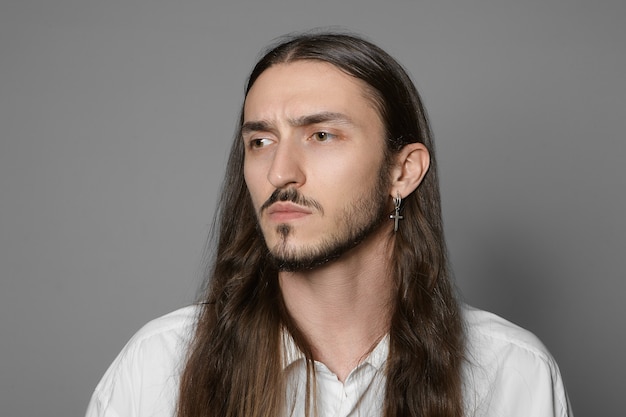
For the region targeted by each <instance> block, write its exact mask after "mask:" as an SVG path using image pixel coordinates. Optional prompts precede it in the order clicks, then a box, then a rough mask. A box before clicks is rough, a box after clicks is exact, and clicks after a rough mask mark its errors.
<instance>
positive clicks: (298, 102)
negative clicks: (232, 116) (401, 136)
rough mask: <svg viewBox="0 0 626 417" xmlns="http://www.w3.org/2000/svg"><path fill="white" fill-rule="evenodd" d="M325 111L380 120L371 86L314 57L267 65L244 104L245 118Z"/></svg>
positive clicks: (297, 114) (267, 118)
mask: <svg viewBox="0 0 626 417" xmlns="http://www.w3.org/2000/svg"><path fill="white" fill-rule="evenodd" d="M324 111H326V112H336V113H342V114H346V115H348V116H350V117H351V118H352V117H356V118H372V117H373V118H375V119H376V120H377V121H378V122H380V115H379V112H378V109H377V106H376V103H375V100H374V98H373V93H372V92H371V87H369V86H368V85H367V84H366V83H365V82H364V81H362V80H359V79H357V78H355V77H352V76H350V75H348V74H346V73H345V72H343V71H341V70H340V69H338V68H337V67H335V66H334V65H332V64H329V63H326V62H322V61H315V60H299V61H294V62H289V63H282V64H276V65H273V66H271V67H269V68H268V69H267V70H265V71H264V72H263V73H261V75H260V76H259V77H258V78H257V79H256V81H255V82H254V84H253V85H252V87H251V88H250V91H249V92H248V94H247V96H246V100H245V103H244V119H245V120H246V121H248V120H274V119H280V118H283V117H285V118H296V117H301V116H303V115H306V114H310V113H317V112H324Z"/></svg>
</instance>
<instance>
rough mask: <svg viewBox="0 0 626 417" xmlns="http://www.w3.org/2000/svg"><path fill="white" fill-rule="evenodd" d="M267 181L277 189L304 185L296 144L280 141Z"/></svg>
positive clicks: (299, 151) (299, 155) (299, 153)
mask: <svg viewBox="0 0 626 417" xmlns="http://www.w3.org/2000/svg"><path fill="white" fill-rule="evenodd" d="M267 179H268V180H269V182H270V183H271V184H272V185H273V186H274V187H276V188H277V189H280V188H285V187H288V186H295V187H300V186H301V185H302V184H304V181H305V175H304V171H303V170H302V154H301V150H299V149H298V146H297V144H295V143H291V141H289V140H288V139H287V140H282V141H280V142H279V143H278V145H277V146H276V148H275V151H274V155H273V159H272V164H271V166H270V169H269V172H268V173H267Z"/></svg>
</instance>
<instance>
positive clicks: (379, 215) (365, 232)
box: [268, 166, 389, 272]
mask: <svg viewBox="0 0 626 417" xmlns="http://www.w3.org/2000/svg"><path fill="white" fill-rule="evenodd" d="M385 168H386V166H384V167H383V168H381V170H380V173H379V176H378V177H379V178H378V181H377V183H376V184H375V186H374V187H372V189H371V190H370V192H368V193H367V194H366V195H363V196H360V197H359V198H358V199H356V200H355V201H352V202H349V203H347V204H346V205H345V206H344V207H343V209H342V211H341V212H340V213H339V214H338V216H337V219H338V221H337V224H338V227H337V231H336V232H335V233H333V234H331V235H329V236H328V237H326V238H324V239H323V240H322V241H321V242H319V243H317V244H315V245H309V246H306V247H295V248H294V247H290V246H289V245H288V239H289V236H290V235H291V234H292V227H291V226H290V225H288V224H280V225H278V226H277V230H276V231H277V232H278V234H279V235H280V237H281V240H280V242H279V243H278V244H276V245H275V246H274V247H273V248H268V249H269V260H270V262H271V263H272V264H273V265H274V266H275V267H276V268H277V269H278V270H279V271H286V272H298V271H306V270H311V269H315V268H317V267H320V266H322V265H324V264H327V263H328V262H331V261H333V260H336V259H338V258H340V257H341V256H342V255H343V254H345V253H346V252H348V251H349V250H350V249H353V248H354V247H356V246H358V245H359V244H360V243H361V242H363V241H364V240H365V239H366V238H368V237H369V236H370V235H371V234H372V233H374V232H375V231H376V230H378V228H379V227H380V226H381V224H382V223H383V222H384V220H386V219H387V218H388V213H387V203H388V195H387V192H388V188H389V187H388V184H389V180H388V170H387V169H385ZM270 200H274V201H293V202H296V203H298V204H303V205H309V206H315V207H316V208H318V209H321V206H319V204H318V203H317V202H315V201H311V200H307V199H306V198H305V197H303V196H301V195H300V194H299V193H298V191H297V190H295V189H288V190H277V191H276V192H274V194H272V197H270ZM270 200H268V202H269V201H270ZM268 205H269V204H268ZM322 212H323V210H322Z"/></svg>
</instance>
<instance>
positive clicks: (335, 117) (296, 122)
mask: <svg viewBox="0 0 626 417" xmlns="http://www.w3.org/2000/svg"><path fill="white" fill-rule="evenodd" d="M327 122H333V123H337V124H344V125H353V124H354V123H353V122H352V119H350V118H349V117H348V116H347V115H345V114H343V113H337V112H320V113H314V114H308V115H305V116H300V117H297V118H295V119H289V125H290V126H293V127H304V126H310V125H314V124H318V123H327ZM271 130H272V124H271V123H270V122H268V121H266V120H253V121H249V122H245V123H244V124H243V125H241V134H242V135H245V134H247V133H251V132H262V131H271Z"/></svg>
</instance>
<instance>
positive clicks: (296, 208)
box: [267, 202, 313, 223]
mask: <svg viewBox="0 0 626 417" xmlns="http://www.w3.org/2000/svg"><path fill="white" fill-rule="evenodd" d="M312 213H313V212H312V211H311V210H310V209H308V208H306V207H303V206H300V205H298V204H294V203H291V202H280V203H274V204H272V205H271V206H270V207H269V208H268V209H267V215H268V217H269V219H270V220H271V221H273V222H277V223H284V222H286V221H290V220H296V219H300V218H302V217H306V216H308V215H310V214H312Z"/></svg>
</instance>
